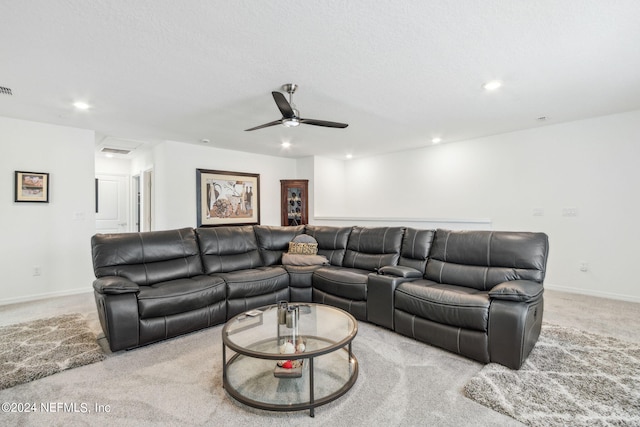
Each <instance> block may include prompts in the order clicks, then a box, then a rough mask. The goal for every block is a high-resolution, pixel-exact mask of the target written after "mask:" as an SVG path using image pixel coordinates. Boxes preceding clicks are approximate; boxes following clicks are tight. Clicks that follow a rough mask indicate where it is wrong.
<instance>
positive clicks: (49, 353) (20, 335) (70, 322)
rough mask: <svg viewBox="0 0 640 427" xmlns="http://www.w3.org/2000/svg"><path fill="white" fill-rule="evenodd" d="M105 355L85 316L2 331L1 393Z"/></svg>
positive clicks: (1, 329)
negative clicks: (3, 390)
mask: <svg viewBox="0 0 640 427" xmlns="http://www.w3.org/2000/svg"><path fill="white" fill-rule="evenodd" d="M105 357H106V356H105V354H104V352H103V351H102V349H101V348H100V345H99V344H98V342H97V340H96V335H95V334H94V333H93V332H92V331H91V330H90V329H89V327H88V326H87V322H86V320H85V319H84V317H83V316H81V315H79V314H66V315H62V316H56V317H50V318H46V319H39V320H34V321H31V322H25V323H18V324H15V325H9V326H2V327H0V390H2V389H5V388H9V387H13V386H15V385H17V384H22V383H26V382H29V381H33V380H36V379H38V378H43V377H46V376H49V375H52V374H55V373H56V372H60V371H64V370H66V369H71V368H75V367H77V366H82V365H87V364H89V363H93V362H97V361H100V360H103V359H104V358H105Z"/></svg>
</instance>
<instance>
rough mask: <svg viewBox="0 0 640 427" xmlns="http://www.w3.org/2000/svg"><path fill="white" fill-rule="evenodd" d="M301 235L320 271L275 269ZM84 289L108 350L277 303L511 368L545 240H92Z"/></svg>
mask: <svg viewBox="0 0 640 427" xmlns="http://www.w3.org/2000/svg"><path fill="white" fill-rule="evenodd" d="M303 233H306V234H307V235H310V236H313V237H314V238H315V240H316V241H317V243H318V255H322V256H324V257H326V259H327V260H328V263H326V264H324V265H282V255H283V253H285V252H287V250H288V246H289V242H291V241H292V240H293V239H294V238H295V237H296V236H298V235H300V234H303ZM91 245H92V254H93V266H94V271H95V275H96V278H97V279H96V280H95V281H94V283H93V287H94V291H95V298H96V304H97V308H98V313H99V317H100V322H101V325H102V329H103V331H104V333H105V336H106V338H107V340H108V341H109V346H110V348H111V350H112V351H118V350H122V349H130V348H134V347H138V346H141V345H145V344H148V343H152V342H155V341H159V340H163V339H166V338H169V337H173V336H177V335H180V334H184V333H187V332H190V331H194V330H197V329H201V328H206V327H209V326H213V325H217V324H220V323H223V322H225V321H226V320H227V319H229V318H231V317H233V316H235V315H236V314H238V313H241V312H242V311H245V310H248V309H251V308H256V307H260V306H264V305H268V304H275V303H276V302H278V301H281V300H288V301H300V302H319V303H324V304H330V305H333V306H336V307H340V308H342V309H344V310H346V311H348V312H350V313H351V314H352V315H354V317H356V318H357V319H359V320H363V321H368V322H371V323H375V324H377V325H380V326H384V327H386V328H389V329H391V330H394V331H396V332H398V333H400V334H403V335H407V336H410V337H413V338H415V339H417V340H420V341H423V342H426V343H429V344H432V345H436V346H438V347H442V348H444V349H447V350H449V351H452V352H456V353H458V354H461V355H464V356H466V357H469V358H472V359H475V360H478V361H480V362H483V363H488V362H497V363H500V364H503V365H505V366H508V367H510V368H512V369H519V368H520V366H521V364H522V362H523V361H524V360H525V358H526V357H527V355H528V354H529V352H530V351H531V349H532V348H533V346H534V344H535V342H536V341H537V339H538V336H539V333H540V326H541V323H542V312H543V280H544V276H545V269H546V263H547V256H548V246H549V245H548V238H547V236H546V235H545V234H544V233H528V232H503V231H450V230H440V229H439V230H418V229H412V228H404V227H369V228H367V227H357V226H356V227H328V226H313V225H306V226H298V227H275V226H259V225H257V226H230V227H215V228H198V229H193V228H183V229H179V230H166V231H153V232H146V233H125V234H97V235H95V236H93V238H92V240H91Z"/></svg>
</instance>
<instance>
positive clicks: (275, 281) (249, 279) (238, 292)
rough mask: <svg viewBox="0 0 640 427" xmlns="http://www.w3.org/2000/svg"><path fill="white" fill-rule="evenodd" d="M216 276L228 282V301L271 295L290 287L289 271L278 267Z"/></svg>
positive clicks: (217, 274) (259, 268)
mask: <svg viewBox="0 0 640 427" xmlns="http://www.w3.org/2000/svg"><path fill="white" fill-rule="evenodd" d="M215 276H216V277H221V278H222V279H224V281H225V282H226V284H227V299H236V298H246V297H252V296H256V295H264V294H271V293H275V292H277V291H279V290H281V289H285V288H287V287H288V286H289V275H288V274H287V270H285V269H284V268H283V267H278V266H271V267H258V268H251V269H246V270H238V271H232V272H229V273H216V275H215Z"/></svg>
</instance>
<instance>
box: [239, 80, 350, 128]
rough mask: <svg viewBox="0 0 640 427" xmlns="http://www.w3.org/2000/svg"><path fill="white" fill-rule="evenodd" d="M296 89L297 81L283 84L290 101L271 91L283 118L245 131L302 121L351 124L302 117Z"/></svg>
mask: <svg viewBox="0 0 640 427" xmlns="http://www.w3.org/2000/svg"><path fill="white" fill-rule="evenodd" d="M296 89H298V85H297V84H295V83H287V84H286V85H283V86H282V90H284V91H285V92H287V93H288V94H289V101H287V99H286V98H285V97H284V95H283V94H282V93H280V92H271V95H273V100H274V101H276V105H277V106H278V109H279V110H280V112H281V113H282V118H281V119H280V120H274V121H272V122H269V123H265V124H263V125H260V126H256V127H253V128H251V129H245V131H250V130H256V129H262V128H266V127H269V126H275V125H280V124H281V125H283V126H286V127H296V126H299V125H300V123H304V124H306V125H314V126H323V127H327V128H346V127H347V126H349V125H348V124H346V123H338V122H328V121H326V120H315V119H303V118H302V117H300V112H299V111H298V109H297V108H296V106H295V104H294V103H293V94H294V92H295V91H296Z"/></svg>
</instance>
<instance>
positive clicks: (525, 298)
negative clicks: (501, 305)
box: [489, 280, 544, 302]
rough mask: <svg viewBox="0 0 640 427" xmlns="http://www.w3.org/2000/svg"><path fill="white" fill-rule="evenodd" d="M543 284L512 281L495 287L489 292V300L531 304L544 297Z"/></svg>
mask: <svg viewBox="0 0 640 427" xmlns="http://www.w3.org/2000/svg"><path fill="white" fill-rule="evenodd" d="M543 292H544V288H543V287H542V283H538V282H534V281H531V280H511V281H509V282H503V283H500V284H498V285H496V286H494V287H493V288H492V289H491V290H490V291H489V298H491V299H498V300H504V301H518V302H529V301H535V300H537V299H539V298H540V297H541V296H542V293H543Z"/></svg>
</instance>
